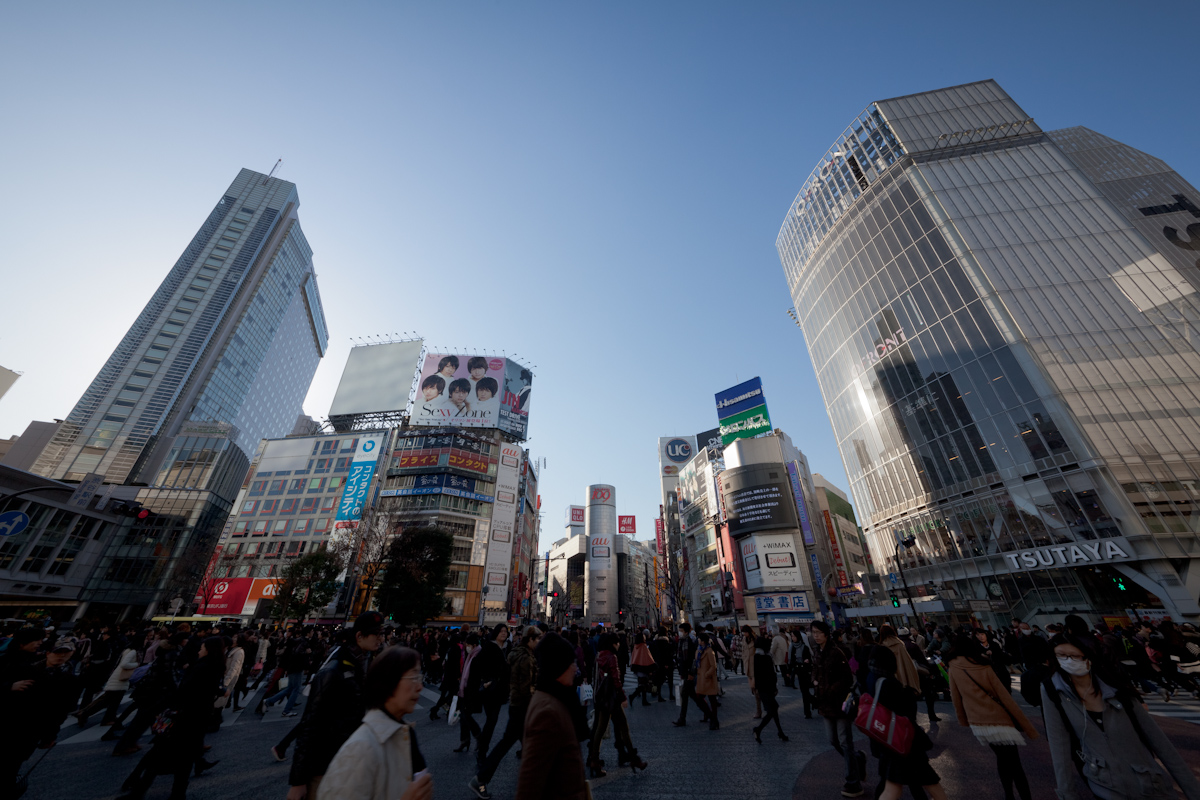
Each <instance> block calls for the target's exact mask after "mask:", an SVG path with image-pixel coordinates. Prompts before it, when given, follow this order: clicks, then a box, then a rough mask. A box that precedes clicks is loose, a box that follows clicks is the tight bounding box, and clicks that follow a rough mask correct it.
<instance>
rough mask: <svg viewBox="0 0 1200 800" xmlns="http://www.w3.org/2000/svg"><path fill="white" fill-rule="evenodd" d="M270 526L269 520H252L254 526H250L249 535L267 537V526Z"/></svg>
mask: <svg viewBox="0 0 1200 800" xmlns="http://www.w3.org/2000/svg"><path fill="white" fill-rule="evenodd" d="M270 524H271V523H270V521H269V520H265V519H256V520H254V524H253V525H251V526H250V535H251V536H266V535H267V526H268V525H270Z"/></svg>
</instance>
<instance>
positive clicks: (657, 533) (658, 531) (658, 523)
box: [654, 518, 667, 556]
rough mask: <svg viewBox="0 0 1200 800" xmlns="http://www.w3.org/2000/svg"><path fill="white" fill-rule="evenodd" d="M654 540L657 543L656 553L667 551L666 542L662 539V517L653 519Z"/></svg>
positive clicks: (660, 553)
mask: <svg viewBox="0 0 1200 800" xmlns="http://www.w3.org/2000/svg"><path fill="white" fill-rule="evenodd" d="M654 541H655V543H656V544H657V545H658V554H659V555H660V556H661V555H665V554H666V552H667V549H666V543H665V542H664V541H663V521H662V518H659V519H656V520H654Z"/></svg>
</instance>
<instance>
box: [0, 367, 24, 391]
mask: <svg viewBox="0 0 1200 800" xmlns="http://www.w3.org/2000/svg"><path fill="white" fill-rule="evenodd" d="M19 377H21V373H19V372H13V371H12V370H11V369H5V368H4V367H0V397H4V395H5V394H7V393H8V390H9V389H11V388H12V385H13V384H14V383H16V382H17V378H19Z"/></svg>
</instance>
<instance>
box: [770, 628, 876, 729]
mask: <svg viewBox="0 0 1200 800" xmlns="http://www.w3.org/2000/svg"><path fill="white" fill-rule="evenodd" d="M756 672H757V670H756ZM759 680H762V679H761V678H759V677H758V676H757V675H756V676H755V685H756V686H757V682H758V681H759ZM813 685H814V686H815V688H816V704H817V713H819V714H820V715H821V716H822V717H827V718H829V719H845V717H846V714H844V713H843V712H842V703H843V702H845V700H846V695H848V694H849V693H850V687H852V686H853V685H854V675H853V673H851V672H850V664H849V662H848V661H847V659H846V654H845V653H844V652H843V651H842V648H840V647H838V646H837V644H836V643H835V642H834V641H833V640H832V639H829V640H827V641H826V642H825V646H824V647H822V648H820V649H819V650H818V651H817V653H816V658H815V659H814V660H813Z"/></svg>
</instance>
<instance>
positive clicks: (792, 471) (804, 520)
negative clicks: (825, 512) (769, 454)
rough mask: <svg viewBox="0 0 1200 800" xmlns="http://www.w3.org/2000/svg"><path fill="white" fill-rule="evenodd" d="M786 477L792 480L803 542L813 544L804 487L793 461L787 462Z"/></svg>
mask: <svg viewBox="0 0 1200 800" xmlns="http://www.w3.org/2000/svg"><path fill="white" fill-rule="evenodd" d="M787 471H788V478H790V479H791V481H792V494H793V495H795V497H796V511H797V513H799V514H800V530H801V531H803V532H804V543H805V544H806V545H808V546H810V547H811V546H813V545H815V544H816V543H817V542H816V540H815V539H814V538H813V532H812V526H811V525H809V524H808V507H807V506H806V505H805V503H804V489H803V488H801V486H800V466H799V465H798V464H797V463H796V462H795V461H789V462H787Z"/></svg>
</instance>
